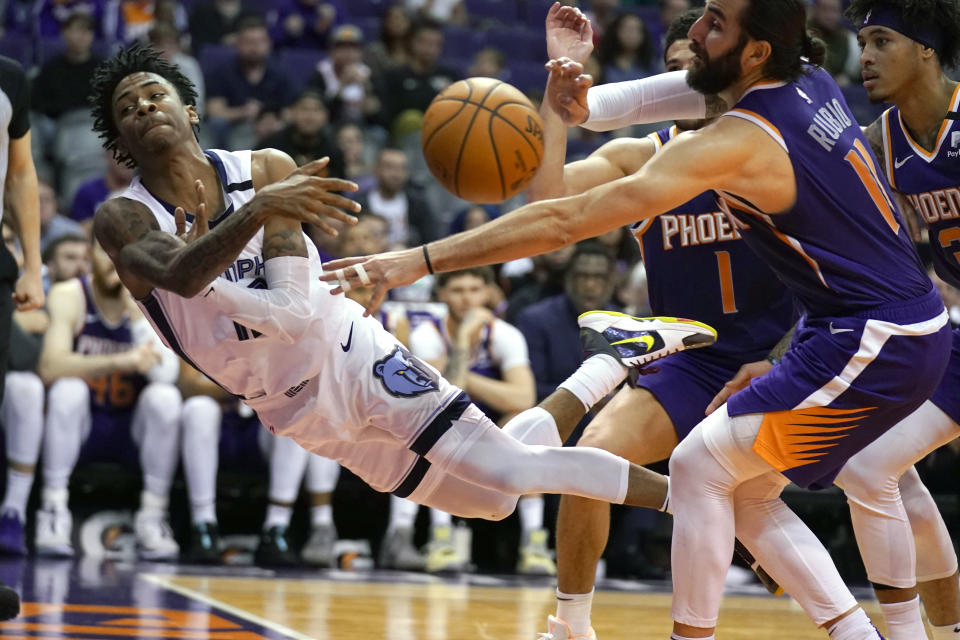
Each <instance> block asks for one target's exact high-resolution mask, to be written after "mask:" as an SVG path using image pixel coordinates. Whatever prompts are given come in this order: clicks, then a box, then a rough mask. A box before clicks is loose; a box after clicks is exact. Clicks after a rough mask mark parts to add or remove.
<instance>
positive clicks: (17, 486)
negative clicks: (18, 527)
mask: <svg viewBox="0 0 960 640" xmlns="http://www.w3.org/2000/svg"><path fill="white" fill-rule="evenodd" d="M32 486H33V473H23V472H22V471H14V470H13V469H12V468H10V467H7V495H5V496H4V498H3V507H2V509H0V511H8V510H9V511H13V512H14V513H16V514H17V517H18V518H20V522H26V519H27V499H28V498H29V497H30V488H31V487H32Z"/></svg>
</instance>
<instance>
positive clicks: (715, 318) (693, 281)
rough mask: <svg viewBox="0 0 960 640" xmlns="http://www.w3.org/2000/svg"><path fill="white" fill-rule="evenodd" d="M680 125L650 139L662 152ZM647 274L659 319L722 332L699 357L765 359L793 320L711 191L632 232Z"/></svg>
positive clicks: (781, 292)
mask: <svg viewBox="0 0 960 640" xmlns="http://www.w3.org/2000/svg"><path fill="white" fill-rule="evenodd" d="M676 135H677V127H676V126H673V127H670V128H668V129H663V130H661V131H658V132H656V133H653V134H650V136H649V137H650V138H651V139H652V140H653V141H654V144H656V145H657V149H658V150H659V148H660V147H661V146H663V145H664V144H666V143H667V142H669V141H670V140H672V139H673V138H674V137H675V136H676ZM631 231H632V232H633V235H634V237H635V238H636V240H637V243H638V244H639V245H640V253H641V255H642V257H643V263H644V265H645V266H646V270H647V288H648V292H649V298H650V309H651V311H652V312H653V314H654V315H658V316H679V317H684V318H696V319H697V320H699V321H700V322H705V323H707V324H709V325H710V326H712V327H713V328H714V329H716V330H717V342H716V344H714V345H713V346H710V347H707V348H705V349H699V350H697V352H696V356H697V357H698V358H702V357H707V358H711V359H715V360H722V361H724V362H726V361H729V360H731V359H733V360H735V361H737V364H736V366H737V367H739V366H740V365H741V364H743V363H745V362H753V361H755V360H762V359H763V358H764V357H765V356H766V355H767V354H768V353H769V352H770V349H771V348H773V346H774V345H775V344H776V343H777V342H778V341H779V340H780V338H782V337H783V335H784V334H785V333H786V332H787V331H789V329H790V327H791V326H793V321H794V319H795V318H794V305H793V296H792V295H791V293H790V291H789V290H788V289H787V288H786V287H784V286H783V284H782V283H781V282H780V281H779V280H777V277H776V276H775V275H774V274H773V272H772V271H771V270H770V268H769V267H767V266H766V265H765V264H764V263H763V262H761V261H760V259H759V258H757V255H756V254H755V253H754V252H753V251H752V250H751V249H750V247H748V246H747V244H746V243H745V242H743V241H742V239H741V236H740V232H739V231H738V230H737V229H735V228H734V226H733V225H732V224H731V222H730V220H729V218H728V217H727V216H726V214H724V213H723V212H722V211H721V210H720V208H719V207H718V206H717V200H716V197H715V196H714V194H713V192H709V191H708V192H705V193H702V194H701V195H699V196H697V197H696V198H694V199H693V200H690V201H688V202H686V203H684V204H682V205H680V206H679V207H677V208H676V209H673V210H672V211H668V212H666V213H663V214H661V215H659V216H657V217H656V218H649V219H647V220H643V221H642V222H638V223H637V224H635V225H633V228H632V229H631Z"/></svg>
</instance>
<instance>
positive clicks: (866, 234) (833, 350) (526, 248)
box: [323, 0, 950, 640]
mask: <svg viewBox="0 0 960 640" xmlns="http://www.w3.org/2000/svg"><path fill="white" fill-rule="evenodd" d="M689 35H690V38H691V39H692V40H693V45H692V48H693V49H694V52H695V54H696V58H695V61H694V65H693V69H692V71H691V72H690V73H689V74H688V76H687V81H688V82H689V84H690V86H691V87H693V88H694V89H696V90H698V91H700V92H702V93H704V94H718V96H719V100H721V101H724V102H726V103H727V104H732V105H735V107H734V108H733V109H732V110H731V111H730V112H729V113H728V114H727V115H726V116H725V117H722V118H720V119H718V120H717V121H716V122H715V123H713V124H710V125H708V126H706V127H704V128H703V129H702V130H700V131H698V132H694V133H687V134H684V135H682V136H679V137H678V138H677V139H676V140H674V141H673V142H671V143H670V144H669V145H667V146H666V147H665V148H664V149H663V151H661V152H660V153H658V154H657V155H656V156H655V157H654V158H653V159H652V160H651V161H649V162H648V163H647V164H646V165H645V166H644V167H643V168H642V169H641V170H640V171H639V172H638V173H636V174H633V175H630V176H628V177H626V178H622V179H620V180H616V181H614V182H612V183H609V184H607V185H603V186H600V187H596V188H593V189H591V190H589V191H587V192H586V193H584V194H583V195H580V196H573V197H568V198H562V199H557V200H548V201H545V202H542V203H533V204H530V205H527V206H525V207H522V208H520V209H519V210H517V211H514V212H513V213H511V214H509V215H507V216H504V217H501V218H499V219H498V220H496V221H493V222H491V223H488V224H486V225H484V226H483V227H480V228H478V229H476V230H473V231H470V232H467V233H464V234H460V235H458V236H454V237H452V238H447V239H444V240H441V241H438V242H435V243H431V245H430V247H429V248H426V247H417V248H414V249H411V250H407V251H402V252H395V253H391V254H386V255H384V256H379V257H374V258H367V259H348V260H340V261H336V262H333V263H331V264H329V265H328V267H329V268H330V269H333V270H337V269H339V270H340V271H334V272H333V273H330V274H328V275H325V276H324V277H323V279H325V280H334V279H340V280H341V282H344V283H346V284H349V285H352V284H354V283H355V282H356V281H358V280H359V275H358V274H356V273H353V271H354V270H353V269H352V268H351V267H352V266H354V265H356V264H361V265H362V267H363V270H364V274H365V276H366V277H368V278H371V279H372V280H373V281H374V282H375V283H376V286H377V287H378V289H377V293H376V295H375V296H374V300H375V301H376V300H378V299H379V298H380V297H382V295H383V294H384V292H385V291H386V289H387V288H388V287H390V286H396V285H401V284H405V283H408V282H410V281H412V280H415V279H417V278H418V277H420V276H421V275H422V274H424V273H426V272H428V271H430V270H448V269H455V268H462V267H464V266H467V265H472V264H487V263H496V262H502V261H505V260H509V259H513V258H515V257H519V256H521V255H528V254H531V253H533V254H536V253H542V252H545V251H550V250H552V249H555V248H557V247H559V246H562V245H564V244H566V243H569V242H571V241H576V240H578V239H580V238H584V237H587V236H591V235H595V234H597V233H602V232H605V231H607V230H610V229H612V228H615V227H617V226H620V225H622V224H625V223H627V222H631V221H633V220H635V219H636V218H637V214H638V213H640V215H641V216H642V217H653V216H655V215H657V214H659V213H662V212H664V211H668V210H670V209H672V208H674V207H676V206H678V205H680V204H681V203H683V202H685V201H687V200H689V199H691V198H692V197H694V196H696V195H697V194H699V193H700V192H702V191H705V190H707V189H713V190H715V191H717V193H718V197H719V198H720V202H721V204H722V206H723V207H724V208H725V210H726V212H727V213H728V214H729V216H730V218H731V219H732V220H735V221H736V222H735V224H736V226H737V228H738V230H739V231H740V232H741V234H743V235H744V238H745V239H746V240H747V242H748V243H749V244H750V245H751V246H752V247H753V248H754V250H755V251H757V253H759V254H760V256H761V257H762V258H763V259H764V260H765V261H767V262H768V263H769V265H770V266H771V267H772V268H773V269H774V271H775V272H776V273H777V275H778V276H779V277H780V278H781V280H783V281H784V282H785V283H786V284H787V285H788V287H789V288H790V289H791V290H792V291H793V293H794V294H795V295H796V296H797V299H798V301H799V302H800V304H801V305H802V307H803V310H804V312H805V317H804V318H803V319H802V320H801V322H800V324H799V326H798V328H797V333H796V335H795V337H794V340H793V342H792V344H791V348H790V350H789V351H788V352H787V353H786V354H785V356H784V358H783V359H782V360H781V362H780V363H779V365H778V366H776V367H774V368H773V369H772V370H771V372H770V373H769V374H768V375H766V376H764V377H762V378H760V379H758V380H755V381H754V382H753V383H752V384H751V386H750V387H749V388H747V389H744V390H743V391H741V392H740V393H737V394H735V395H734V396H732V397H731V398H730V401H729V402H728V403H727V404H726V405H724V407H722V408H721V409H720V410H718V411H715V412H714V413H713V414H712V415H711V416H710V417H708V418H707V419H706V420H704V421H703V422H701V424H700V425H698V426H697V428H696V429H694V431H693V432H692V433H691V435H690V436H688V437H687V438H686V439H685V440H684V441H683V442H682V443H681V444H680V446H679V447H678V448H677V449H676V450H675V452H674V454H673V457H672V459H671V479H672V482H671V489H670V491H671V505H672V506H673V508H674V516H675V522H674V539H673V544H674V550H675V553H674V554H673V576H674V607H673V617H674V634H675V637H676V638H712V637H713V633H714V628H715V625H716V620H717V613H718V610H719V602H720V595H721V592H722V585H723V576H724V574H725V572H726V568H727V565H728V563H729V559H730V555H731V553H732V549H733V538H734V527H735V526H736V532H737V535H739V536H740V537H741V539H742V540H744V541H745V543H747V546H748V547H750V546H751V544H753V545H755V548H752V550H754V551H755V552H757V553H756V555H757V557H758V558H760V560H761V563H762V564H763V566H764V567H765V568H766V569H767V570H768V571H769V572H770V574H771V575H772V576H773V577H774V578H776V579H777V581H778V582H780V583H781V584H782V585H783V586H784V588H785V589H786V590H787V591H788V592H791V593H795V594H797V593H805V594H807V595H808V596H812V597H811V598H810V601H809V602H808V603H807V604H806V605H805V606H806V609H807V611H808V614H809V615H811V617H812V618H814V620H816V621H817V622H818V623H819V624H821V625H822V626H824V627H826V628H827V629H828V631H829V632H830V634H831V636H832V637H833V638H835V639H840V638H843V639H848V638H850V639H856V640H861V639H865V638H870V637H876V631H875V630H874V629H872V627H871V626H870V624H869V622H868V620H867V619H866V616H865V614H863V612H862V611H861V610H859V608H857V607H856V605H855V602H854V600H853V599H852V597H849V598H848V599H847V604H848V605H849V608H848V609H847V610H845V611H843V610H840V611H838V610H837V608H836V606H835V605H836V602H837V601H838V600H837V596H838V595H840V596H841V598H840V599H842V595H841V594H842V593H843V592H844V591H845V588H844V587H843V585H842V582H841V581H840V580H839V576H838V575H837V574H836V571H835V569H834V568H833V566H832V563H831V561H830V559H829V556H828V555H827V553H826V551H825V550H824V549H823V547H822V546H821V545H820V544H819V542H818V541H816V539H815V537H814V536H813V535H812V534H811V533H810V531H809V530H808V529H807V528H806V527H805V526H804V525H803V524H802V523H801V522H800V521H799V520H798V519H796V517H795V515H794V514H792V512H790V510H789V509H788V508H787V507H786V506H785V505H784V504H783V502H782V501H781V500H780V499H779V494H780V491H781V490H782V488H783V486H785V485H786V484H787V483H788V482H789V481H790V480H792V481H794V482H796V483H797V484H799V485H800V486H803V487H813V488H821V487H825V486H827V485H829V484H830V483H832V481H833V479H834V478H835V477H836V475H837V473H838V472H839V471H840V469H841V468H842V466H843V464H844V463H845V462H846V460H848V459H849V458H850V457H851V456H853V455H854V454H855V453H857V452H858V451H860V450H862V449H864V448H865V447H866V446H867V445H869V444H870V443H871V442H873V441H874V440H876V439H877V438H879V437H880V435H882V434H883V433H885V432H886V431H888V430H889V429H890V428H891V427H893V426H894V425H896V424H897V423H898V422H899V421H900V420H901V419H902V418H904V417H906V416H907V415H909V414H910V413H911V412H912V411H913V410H915V409H916V408H917V407H918V406H919V405H920V404H922V402H923V401H924V400H925V399H926V398H927V397H928V396H929V395H930V393H931V392H932V391H933V389H934V388H935V386H936V384H937V383H938V381H939V379H940V376H941V375H942V374H943V371H944V369H945V367H946V361H947V352H948V344H949V341H950V335H949V328H948V326H947V317H946V311H945V309H944V308H943V304H942V302H941V301H940V300H939V297H938V295H937V293H936V291H935V289H934V288H933V285H932V283H931V282H930V280H929V278H928V277H927V276H926V274H925V272H924V270H923V267H922V264H921V263H920V261H919V258H918V257H917V256H916V253H915V252H914V250H913V248H912V246H911V243H910V238H909V237H908V236H907V233H906V232H905V230H904V229H903V225H902V220H901V218H900V215H899V211H898V210H897V209H896V206H895V204H894V203H893V202H892V195H891V193H890V190H889V185H888V184H887V182H886V180H885V179H884V177H883V175H882V173H881V172H880V171H879V170H878V168H877V165H876V159H875V157H874V156H873V154H872V152H871V151H870V150H869V148H868V145H869V143H868V142H867V141H866V139H865V138H864V136H863V134H862V132H861V131H860V128H859V127H858V126H857V125H856V124H855V122H854V120H853V116H852V115H851V114H850V111H849V109H848V108H847V106H846V104H845V102H844V100H843V97H842V95H841V93H840V91H839V88H838V87H837V86H836V84H835V83H834V82H833V81H832V79H831V78H830V77H829V74H827V73H826V72H825V71H823V70H822V69H819V68H817V67H814V66H812V65H811V64H807V62H806V61H807V60H809V61H810V62H811V63H816V62H820V61H822V56H823V48H822V46H821V45H818V44H817V43H815V42H814V41H813V40H812V39H811V38H810V36H809V35H808V34H807V33H806V30H805V11H804V5H803V3H801V2H799V1H797V0H777V1H772V0H763V1H760V0H710V1H709V2H708V3H707V6H706V13H705V15H704V17H703V18H701V19H700V20H698V21H697V23H696V24H695V25H694V26H693V27H692V28H691V30H690V34H689ZM550 68H551V71H552V72H554V73H557V74H560V75H566V76H567V77H568V78H569V82H570V84H571V85H574V86H576V85H577V84H578V83H579V82H581V80H579V79H578V78H579V76H580V74H581V73H582V67H580V65H577V64H576V63H573V62H571V61H567V62H561V61H553V62H552V63H551V64H550ZM701 106H702V103H701ZM921 363H922V366H921ZM905 372H909V375H904V374H905ZM928 444H930V446H935V443H928ZM896 453H897V454H904V455H906V453H907V452H906V451H898V452H896ZM910 454H911V455H912V454H913V450H911V452H910ZM915 459H916V458H911V459H909V460H887V461H885V463H886V464H885V465H884V467H882V468H877V469H874V470H872V472H873V473H872V475H871V476H870V479H872V480H873V482H874V483H878V482H880V481H885V480H887V479H889V478H891V477H892V478H896V477H897V476H899V474H900V473H902V470H903V469H906V468H907V467H909V465H910V464H912V463H913V461H915ZM900 465H902V466H900ZM898 469H899V470H898ZM887 484H888V483H882V485H883V490H882V491H879V492H877V491H874V492H865V494H864V495H858V494H853V495H850V491H849V489H848V495H849V496H850V497H851V499H855V500H859V501H861V502H862V504H864V505H865V506H867V507H868V508H869V509H873V510H874V513H876V514H884V515H886V514H887V512H889V511H897V512H899V513H902V511H903V506H902V503H901V500H900V495H899V492H898V490H897V489H896V483H895V482H894V483H893V485H894V486H893V487H892V488H889V487H888V486H887ZM904 525H905V519H904ZM906 529H907V537H909V535H910V534H909V528H908V527H906ZM775 539H778V540H779V542H774V540H775ZM771 543H772V544H771ZM799 548H803V549H804V555H803V558H802V560H803V561H806V563H808V566H812V567H815V568H814V570H813V571H812V572H811V571H808V572H806V573H795V572H791V571H790V570H789V569H786V567H784V563H785V562H790V561H791V560H792V561H796V558H795V556H797V555H798V554H799V553H798V549H799ZM759 551H763V553H759ZM811 573H812V574H813V575H811ZM828 600H829V601H832V604H831V606H829V607H827V606H824V603H825V602H826V601H828Z"/></svg>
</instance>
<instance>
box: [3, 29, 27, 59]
mask: <svg viewBox="0 0 960 640" xmlns="http://www.w3.org/2000/svg"><path fill="white" fill-rule="evenodd" d="M33 53H34V52H33V40H32V39H31V38H30V37H29V36H25V35H23V34H20V33H13V32H8V33H5V34H3V37H2V38H0V56H7V57H8V58H13V59H14V60H16V61H17V62H19V63H20V64H22V65H23V66H24V67H25V68H29V67H30V65H31V64H32V63H33Z"/></svg>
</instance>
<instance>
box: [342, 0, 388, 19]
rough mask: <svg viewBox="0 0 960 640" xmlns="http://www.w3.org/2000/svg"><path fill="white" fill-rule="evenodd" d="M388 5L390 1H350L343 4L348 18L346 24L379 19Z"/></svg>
mask: <svg viewBox="0 0 960 640" xmlns="http://www.w3.org/2000/svg"><path fill="white" fill-rule="evenodd" d="M390 5H391V1H390V0H350V1H349V2H347V3H345V4H344V8H345V9H346V13H347V16H349V18H350V20H347V22H352V21H354V20H360V19H362V18H381V17H383V13H384V11H386V10H387V7H389V6H390Z"/></svg>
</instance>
